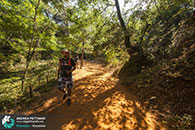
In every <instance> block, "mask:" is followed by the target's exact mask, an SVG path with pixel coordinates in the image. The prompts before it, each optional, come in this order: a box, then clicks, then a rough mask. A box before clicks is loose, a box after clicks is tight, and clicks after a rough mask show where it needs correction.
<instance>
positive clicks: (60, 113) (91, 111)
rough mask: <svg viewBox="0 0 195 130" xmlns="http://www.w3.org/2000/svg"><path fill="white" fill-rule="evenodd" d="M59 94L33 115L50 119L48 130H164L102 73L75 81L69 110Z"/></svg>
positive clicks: (54, 93)
mask: <svg viewBox="0 0 195 130" xmlns="http://www.w3.org/2000/svg"><path fill="white" fill-rule="evenodd" d="M58 93H59V92H58ZM58 93H57V91H54V92H53V97H52V98H50V99H49V100H48V101H47V102H46V103H45V104H44V105H43V107H42V108H39V109H37V110H38V111H37V112H35V113H33V114H36V115H37V114H41V115H45V116H47V121H46V123H47V130H68V129H132V130H140V129H141V130H146V129H152V130H158V129H159V130H160V129H163V128H162V127H161V126H160V125H159V124H158V123H157V122H156V121H155V116H154V115H152V114H151V113H150V112H149V111H148V110H146V109H144V108H143V107H142V106H141V105H140V103H139V102H138V100H137V99H136V98H135V97H133V96H132V95H131V94H130V93H129V92H127V91H126V88H125V87H123V86H120V85H119V84H118V80H117V79H115V78H113V77H111V73H104V72H99V73H97V74H93V75H89V76H86V77H84V78H81V79H79V80H77V81H75V84H74V89H73V95H72V104H71V105H70V106H67V104H66V102H62V100H61V96H62V95H61V94H59V95H58ZM51 96H52V95H51Z"/></svg>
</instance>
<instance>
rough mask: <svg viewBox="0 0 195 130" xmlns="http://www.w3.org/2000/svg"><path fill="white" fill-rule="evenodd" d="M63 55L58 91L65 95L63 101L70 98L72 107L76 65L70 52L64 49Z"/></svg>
mask: <svg viewBox="0 0 195 130" xmlns="http://www.w3.org/2000/svg"><path fill="white" fill-rule="evenodd" d="M61 53H62V55H63V56H64V57H63V58H61V59H60V60H59V67H58V89H59V90H60V91H61V92H63V93H64V96H63V100H64V99H65V98H66V97H67V96H68V99H67V102H68V105H70V104H71V98H70V96H71V89H72V86H73V80H72V72H73V71H74V70H75V69H76V63H75V62H74V60H73V59H72V58H70V53H69V51H68V50H66V49H64V50H62V51H61ZM66 87H67V88H66ZM67 90H68V92H67Z"/></svg>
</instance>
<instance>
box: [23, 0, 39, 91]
mask: <svg viewBox="0 0 195 130" xmlns="http://www.w3.org/2000/svg"><path fill="white" fill-rule="evenodd" d="M40 1H41V0H38V3H37V5H36V7H35V15H34V23H33V34H32V37H31V42H30V45H29V50H28V55H27V58H26V68H25V71H24V74H23V76H22V91H24V81H25V79H26V75H27V72H28V68H29V66H30V61H31V58H32V55H31V48H32V45H33V42H34V35H35V31H36V17H37V9H38V7H39V5H40Z"/></svg>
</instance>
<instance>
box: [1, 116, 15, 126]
mask: <svg viewBox="0 0 195 130" xmlns="http://www.w3.org/2000/svg"><path fill="white" fill-rule="evenodd" d="M10 117H11V116H7V115H5V116H4V118H3V119H2V125H3V126H4V127H5V128H12V127H13V126H14V124H15V122H14V119H12V118H10Z"/></svg>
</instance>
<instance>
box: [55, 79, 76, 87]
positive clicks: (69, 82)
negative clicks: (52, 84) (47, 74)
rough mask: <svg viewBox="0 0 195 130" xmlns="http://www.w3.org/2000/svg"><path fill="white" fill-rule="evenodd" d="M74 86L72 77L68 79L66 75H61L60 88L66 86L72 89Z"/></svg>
mask: <svg viewBox="0 0 195 130" xmlns="http://www.w3.org/2000/svg"><path fill="white" fill-rule="evenodd" d="M72 86H73V81H72V79H68V78H64V77H60V78H59V79H58V89H64V88H65V87H67V88H68V89H71V88H72Z"/></svg>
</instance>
